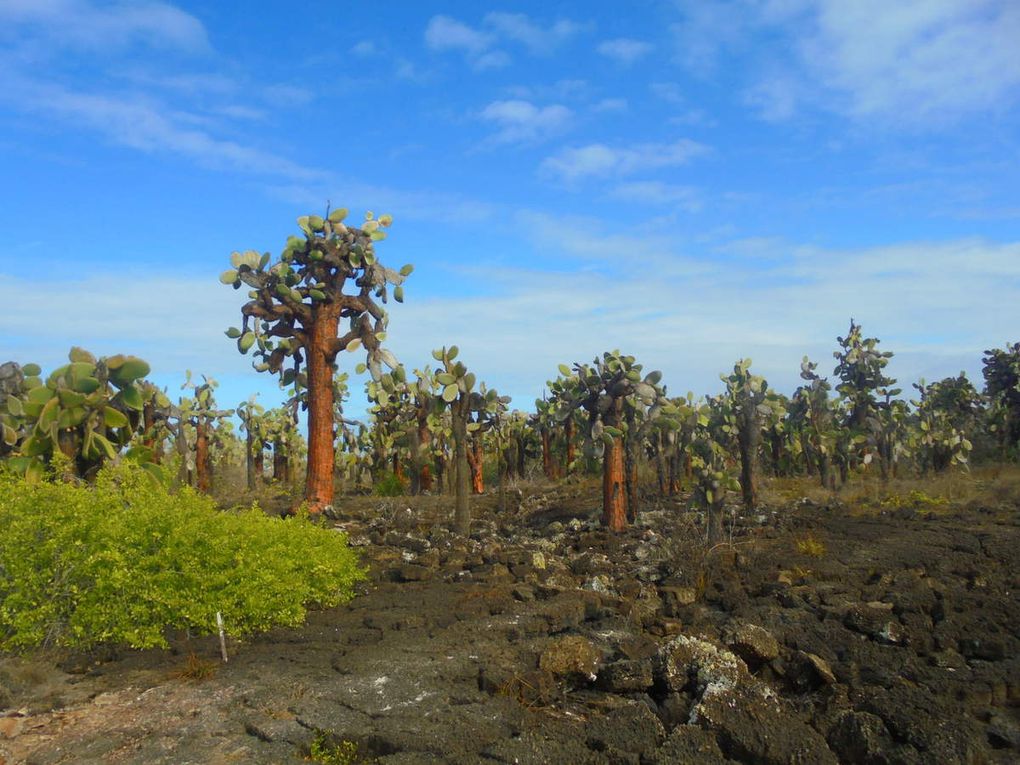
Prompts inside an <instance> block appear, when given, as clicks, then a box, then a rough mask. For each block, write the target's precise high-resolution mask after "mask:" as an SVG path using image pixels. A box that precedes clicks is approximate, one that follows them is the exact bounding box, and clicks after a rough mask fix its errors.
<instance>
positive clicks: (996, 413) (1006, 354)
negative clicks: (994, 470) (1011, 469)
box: [981, 343, 1020, 457]
mask: <svg viewBox="0 0 1020 765" xmlns="http://www.w3.org/2000/svg"><path fill="white" fill-rule="evenodd" d="M981 364H982V370H981V374H982V375H983V376H984V378H985V395H986V396H987V397H988V401H989V412H988V415H989V420H990V422H989V430H990V431H991V432H992V433H993V434H994V435H995V437H996V439H997V441H998V444H999V452H1000V454H1001V455H1002V456H1003V457H1005V456H1007V455H1009V454H1012V455H1013V456H1014V457H1016V456H1017V455H1018V454H1020V343H1013V344H1012V345H1010V344H1008V343H1007V344H1006V347H1005V349H1002V348H994V349H992V350H988V351H985V352H984V357H983V358H982V360H981Z"/></svg>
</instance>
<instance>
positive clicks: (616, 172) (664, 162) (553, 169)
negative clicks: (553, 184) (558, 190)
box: [541, 138, 709, 183]
mask: <svg viewBox="0 0 1020 765" xmlns="http://www.w3.org/2000/svg"><path fill="white" fill-rule="evenodd" d="M708 151H709V149H708V147H707V146H705V145H704V144H701V143H698V142H697V141H692V140H690V139H687V138H681V139H679V140H677V141H674V142H673V143H643V144H635V145H632V146H616V147H614V146H607V145H606V144H603V143H592V144H587V145H585V146H578V147H574V148H568V149H564V150H563V151H561V152H559V153H558V154H555V155H553V156H551V157H548V158H546V159H545V160H544V161H543V162H542V166H541V171H542V172H543V173H545V174H547V175H549V176H552V177H555V178H558V179H560V180H562V181H565V182H567V183H572V182H575V181H578V180H581V179H583V178H589V177H606V176H621V175H629V174H631V173H635V172H639V171H643V170H656V169H659V168H663V167H676V166H678V165H684V164H686V163H687V162H689V161H690V160H691V159H693V158H695V157H699V156H702V155H704V154H706V153H707V152H708Z"/></svg>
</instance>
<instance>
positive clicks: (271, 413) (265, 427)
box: [262, 406, 301, 483]
mask: <svg viewBox="0 0 1020 765" xmlns="http://www.w3.org/2000/svg"><path fill="white" fill-rule="evenodd" d="M262 437H263V439H264V442H265V444H266V445H267V446H269V447H270V448H271V449H272V451H273V481H274V482H276V483H289V482H290V467H291V462H292V459H293V456H294V447H295V446H296V445H297V443H298V441H299V439H300V438H301V434H300V433H299V432H298V427H297V422H296V420H295V417H294V411H293V410H292V409H291V407H288V406H278V407H274V408H273V409H270V410H268V411H267V412H266V413H265V415H264V416H263V418H262Z"/></svg>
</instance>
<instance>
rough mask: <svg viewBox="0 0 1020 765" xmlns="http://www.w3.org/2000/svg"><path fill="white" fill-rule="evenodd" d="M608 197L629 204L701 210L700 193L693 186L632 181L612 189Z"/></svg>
mask: <svg viewBox="0 0 1020 765" xmlns="http://www.w3.org/2000/svg"><path fill="white" fill-rule="evenodd" d="M609 193H610V195H611V196H613V197H616V198H617V199H623V200H626V201H629V202H640V203H642V204H648V205H668V206H670V207H676V208H679V209H681V210H685V211H687V212H698V211H699V210H701V208H702V205H703V203H702V199H701V193H700V192H699V191H698V190H697V189H696V188H694V187H693V186H678V185H676V184H672V183H663V182H661V181H633V182H630V183H622V184H620V185H619V186H617V187H615V188H614V189H612V190H611V191H610V192H609Z"/></svg>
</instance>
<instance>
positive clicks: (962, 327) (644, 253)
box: [390, 214, 1020, 407]
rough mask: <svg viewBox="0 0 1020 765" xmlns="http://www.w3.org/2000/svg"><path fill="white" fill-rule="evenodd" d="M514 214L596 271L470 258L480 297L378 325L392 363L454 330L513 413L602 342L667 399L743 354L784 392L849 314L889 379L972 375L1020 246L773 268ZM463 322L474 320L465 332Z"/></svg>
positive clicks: (1018, 317)
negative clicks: (637, 364)
mask: <svg viewBox="0 0 1020 765" xmlns="http://www.w3.org/2000/svg"><path fill="white" fill-rule="evenodd" d="M521 220H522V223H525V224H527V227H526V230H527V231H528V233H529V235H530V236H531V237H533V238H534V240H535V242H536V245H537V246H539V247H540V248H541V249H542V251H543V252H546V253H548V259H549V262H552V263H560V262H562V261H561V258H562V257H563V256H564V255H569V256H570V257H571V258H572V259H577V258H582V259H587V260H588V261H589V262H590V263H593V264H594V265H596V266H597V268H595V269H582V270H576V269H572V270H570V271H569V272H550V271H538V270H535V271H530V270H523V269H522V270H518V269H500V268H493V267H492V266H491V265H487V264H477V267H478V268H479V270H480V271H482V269H484V274H485V279H486V281H487V283H488V284H489V285H490V288H491V290H492V294H486V295H485V296H484V297H464V296H462V295H458V296H457V297H456V298H449V299H432V300H427V301H424V302H417V301H415V300H413V299H409V302H408V303H407V304H406V305H404V306H401V307H400V309H399V310H395V311H394V314H393V318H392V324H391V331H390V339H391V342H392V343H393V344H394V348H395V349H396V350H398V351H399V355H400V356H401V358H406V359H423V358H425V357H426V356H425V354H426V353H427V349H429V348H432V347H438V346H439V345H441V344H443V343H449V342H451V341H453V340H452V338H451V335H450V329H449V328H450V327H451V326H456V327H458V330H457V332H456V339H455V342H456V343H457V344H458V346H460V348H461V349H462V357H463V358H464V359H465V361H466V363H468V364H470V365H471V368H472V369H473V370H474V371H476V372H477V373H478V375H479V379H483V380H486V381H487V382H490V383H492V384H494V385H495V386H496V387H497V388H499V389H500V390H501V391H506V392H510V393H512V394H513V395H514V396H515V401H514V405H515V406H524V407H527V406H530V405H531V401H532V399H534V398H535V397H536V396H538V395H539V394H540V392H541V387H542V383H543V381H545V380H547V379H549V378H551V377H554V376H555V374H556V372H555V367H556V364H557V363H559V362H572V361H586V360H589V359H590V358H592V357H593V356H594V355H595V354H597V353H600V352H601V351H603V350H608V349H611V348H614V347H618V348H620V349H621V350H624V351H627V352H631V353H634V354H635V355H637V357H638V359H639V361H641V362H643V363H644V364H645V365H646V367H647V368H649V369H652V368H657V369H662V370H663V371H664V372H665V375H666V376H665V378H664V379H665V382H666V383H667V384H668V385H669V388H670V390H671V391H672V392H674V393H676V394H680V393H684V392H686V391H687V390H688V389H690V390H693V391H695V392H696V393H699V394H700V393H706V392H716V391H717V390H718V388H719V385H720V384H719V381H718V374H719V373H720V372H724V371H726V370H727V369H729V368H731V367H732V364H733V363H734V361H736V360H737V359H739V358H742V357H750V358H752V359H753V360H754V366H755V369H756V370H757V371H758V372H759V373H761V374H764V375H765V376H766V377H767V378H768V380H769V382H770V383H771V384H772V385H773V386H774V387H776V388H778V389H779V390H782V391H784V392H787V393H790V392H792V390H793V389H794V388H795V387H796V386H797V385H798V384H799V380H798V372H799V362H800V359H801V357H802V356H803V355H805V354H808V355H810V356H811V357H812V358H813V359H814V360H816V361H820V362H821V370H822V371H823V373H828V372H831V364H832V361H831V358H832V357H831V352H832V350H833V349H834V348H835V344H836V343H835V338H836V335H838V334H842V333H844V332H845V330H846V327H847V324H848V322H849V319H850V317H851V316H853V317H855V318H856V319H857V320H858V321H860V322H862V323H863V326H864V329H865V331H866V332H867V333H868V334H869V335H874V336H877V337H879V338H881V340H882V348H883V349H884V350H890V351H893V352H894V353H895V354H896V355H895V356H894V358H893V360H892V364H891V372H892V374H893V376H895V377H899V378H900V380H901V382H903V383H909V382H913V381H915V380H917V379H918V378H919V377H921V376H926V377H928V379H932V378H937V377H944V376H948V375H955V374H956V373H958V372H959V371H960V369H961V368H963V369H966V370H967V371H968V373H969V374H971V376H972V379H975V380H976V381H979V380H980V358H981V352H982V350H983V349H984V348H988V347H993V346H995V347H999V346H1001V344H1002V343H1003V342H1004V341H1005V339H1004V338H1002V337H1001V336H1000V335H1001V327H1002V326H1013V327H1015V326H1018V325H1020V299H1017V298H1018V297H1020V296H1018V295H1017V294H1016V288H1015V286H1014V285H1015V284H1016V283H1017V281H1016V280H1017V278H1018V277H1020V242H1014V243H1006V244H1000V243H994V242H989V241H985V240H980V239H963V240H957V241H948V242H932V243H928V242H906V243H902V244H892V245H886V246H882V247H875V248H865V249H855V250H845V251H836V250H825V249H819V248H804V247H797V246H795V245H790V244H787V245H786V246H785V247H778V246H777V247H776V252H777V253H779V252H781V253H782V254H781V255H778V256H777V257H775V258H769V259H767V260H761V259H757V262H755V263H750V262H747V263H745V264H744V265H743V266H741V267H734V262H733V261H732V260H731V259H727V258H711V259H709V258H704V257H697V258H695V257H693V256H687V255H685V254H684V251H685V249H686V247H685V246H684V245H683V244H681V243H679V242H677V241H673V242H668V241H667V238H665V237H647V236H645V235H642V234H641V233H640V232H638V233H637V234H636V235H633V236H632V235H630V234H627V235H618V234H614V233H612V232H611V231H607V230H606V228H605V227H604V226H603V225H601V224H600V223H599V222H598V221H595V220H580V219H566V220H565V219H563V218H559V217H555V218H554V217H552V216H542V215H538V214H528V215H524V216H522V218H521ZM791 253H792V254H791ZM621 254H624V257H623V258H622V259H621ZM613 266H615V267H613ZM467 276H470V275H467ZM464 315H469V316H472V317H473V321H472V322H470V323H469V324H464V323H463V321H460V317H463V316H464ZM538 337H540V338H542V342H540V343H537V342H536V341H535V338H538ZM419 363H421V362H419Z"/></svg>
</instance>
